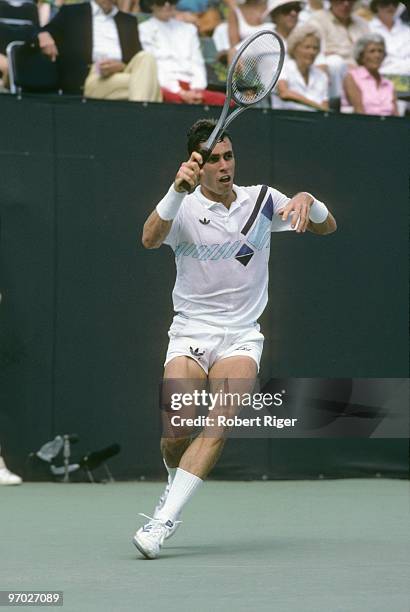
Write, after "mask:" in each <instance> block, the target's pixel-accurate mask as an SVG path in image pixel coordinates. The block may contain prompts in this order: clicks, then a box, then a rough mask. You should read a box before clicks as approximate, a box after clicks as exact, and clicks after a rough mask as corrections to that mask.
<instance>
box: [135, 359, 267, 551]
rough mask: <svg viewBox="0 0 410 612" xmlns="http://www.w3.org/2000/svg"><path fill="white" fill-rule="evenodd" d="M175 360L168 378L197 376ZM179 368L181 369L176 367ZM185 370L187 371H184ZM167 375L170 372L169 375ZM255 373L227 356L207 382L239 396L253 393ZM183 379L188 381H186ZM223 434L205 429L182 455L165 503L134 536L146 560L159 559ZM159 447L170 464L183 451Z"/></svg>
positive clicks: (167, 442) (228, 410) (246, 362)
mask: <svg viewBox="0 0 410 612" xmlns="http://www.w3.org/2000/svg"><path fill="white" fill-rule="evenodd" d="M177 360H180V361H179V363H178V364H174V366H176V368H170V369H169V370H168V372H166V374H167V375H168V376H169V378H177V376H176V374H179V373H180V374H181V376H180V377H181V378H183V376H185V375H186V374H187V375H188V377H189V376H191V377H192V376H193V375H194V376H198V374H199V370H198V369H196V368H195V366H192V365H191V364H190V363H187V362H189V361H193V360H191V359H190V358H179V357H178V358H175V359H174V360H173V361H174V362H177ZM185 360H186V361H185ZM170 363H172V362H170ZM193 363H194V364H195V365H196V366H197V367H198V368H199V369H202V368H200V366H198V364H196V362H193ZM179 365H180V366H181V368H179V367H178V366H179ZM184 368H186V369H185V370H184ZM169 372H172V376H171V375H170V374H169ZM256 374H257V367H256V363H255V362H254V361H253V359H251V358H249V357H228V358H226V359H223V360H221V361H219V362H217V363H216V364H215V365H214V366H213V367H212V368H211V370H210V372H209V381H210V385H211V389H212V391H213V392H215V391H219V390H222V391H223V390H225V385H226V382H227V381H228V384H229V391H230V392H233V393H235V390H236V389H237V391H238V392H239V393H240V394H241V393H244V392H251V391H252V390H253V387H254V383H255V378H256ZM200 379H201V380H203V381H204V382H205V379H206V376H205V374H204V375H203V376H202V374H201V376H200ZM235 379H236V381H237V382H236V383H235ZM185 380H189V378H187V379H185ZM238 409H239V405H237V406H234V405H230V406H229V407H226V406H220V407H218V406H217V407H216V411H218V410H219V412H220V413H222V414H226V415H227V416H232V415H233V414H234V413H235V412H236V411H237V410H238ZM225 434H226V430H225V428H223V427H221V428H220V429H219V430H213V431H207V430H206V429H204V431H202V432H201V434H200V435H199V436H198V437H197V438H196V439H195V440H194V441H193V442H192V443H191V444H189V446H188V447H187V448H186V450H185V451H184V452H183V454H182V457H181V460H180V463H179V467H178V468H176V471H175V476H174V478H173V481H172V484H171V486H170V487H169V490H168V491H167V496H166V499H165V501H164V504H163V505H162V507H161V508H160V510H159V511H158V512H156V516H155V517H153V519H151V520H150V522H149V523H147V524H146V525H144V527H141V529H139V530H138V531H137V533H136V534H135V536H134V544H135V545H136V546H137V548H138V549H139V550H140V551H141V552H142V554H143V555H144V556H145V557H147V558H149V559H155V558H156V557H158V555H159V553H160V549H161V546H162V544H163V542H164V540H165V539H166V538H167V537H169V535H170V534H171V535H172V533H174V531H175V525H176V524H178V521H179V517H180V514H181V511H182V508H183V507H184V506H185V504H186V503H187V502H188V500H189V499H190V498H191V497H192V495H193V494H194V493H195V491H196V489H197V488H198V487H199V486H200V485H201V484H202V482H203V478H205V477H206V476H207V475H208V473H209V472H210V470H211V469H212V468H213V466H214V465H215V463H216V462H217V460H218V458H219V456H220V454H221V452H222V449H223V446H224V443H225ZM185 441H186V440H185ZM161 446H162V448H164V449H165V452H166V453H167V456H168V458H169V459H172V460H173V461H176V460H177V457H178V454H179V452H181V451H182V448H183V444H182V443H178V442H175V438H170V437H166V438H163V439H162V445H161ZM172 469H175V468H172ZM168 471H169V470H168Z"/></svg>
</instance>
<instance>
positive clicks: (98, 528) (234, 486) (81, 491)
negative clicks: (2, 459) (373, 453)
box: [0, 479, 410, 612]
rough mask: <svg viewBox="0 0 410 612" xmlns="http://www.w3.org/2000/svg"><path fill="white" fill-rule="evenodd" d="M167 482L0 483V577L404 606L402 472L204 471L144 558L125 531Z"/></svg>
mask: <svg viewBox="0 0 410 612" xmlns="http://www.w3.org/2000/svg"><path fill="white" fill-rule="evenodd" d="M162 487H163V485H162V484H161V483H146V482H144V483H139V482H137V483H115V484H109V485H90V484H70V485H63V484H51V483H50V484H48V483H47V484H43V483H41V484H36V483H27V484H24V485H23V486H21V487H14V488H13V487H0V550H1V553H0V558H1V570H0V588H1V589H2V590H9V589H13V590H19V589H20V590H32V589H33V590H42V591H44V590H63V591H64V607H63V610H65V611H66V612H68V611H70V612H71V611H72V612H82V611H83V610H84V611H87V612H91V611H94V610H95V611H97V610H98V611H100V612H105V611H110V612H111V611H113V612H114V611H115V612H117V611H123V610H124V611H128V610H130V611H131V610H137V611H139V610H141V611H143V612H146V611H153V612H156V611H162V610H163V611H164V612H173V611H182V612H184V611H188V610H190V611H191V610H192V611H193V612H202V611H203V612H205V611H206V612H208V611H211V610H216V611H219V610H221V611H222V610H224V611H228V612H231V611H237V610H239V611H242V610H250V611H260V610H261V611H265V610H275V611H276V612H289V611H291V612H322V611H323V612H339V611H340V612H353V611H354V612H356V611H357V612H379V611H380V612H409V609H410V608H409V601H410V546H409V545H410V534H409V532H410V530H409V516H410V513H409V495H408V493H409V483H408V482H406V481H394V480H378V479H377V480H338V481H314V482H313V481H312V482H310V481H309V482H307V481H303V482H249V483H242V482H239V483H238V482H208V483H206V484H205V485H204V486H203V487H202V489H200V490H199V492H198V494H197V495H196V496H195V498H194V499H193V500H192V501H191V503H190V505H189V506H188V507H187V509H186V511H185V512H184V516H183V519H184V523H183V525H182V526H181V527H180V529H179V531H178V532H177V533H176V535H175V536H174V537H173V538H172V539H170V540H168V541H167V542H166V544H165V547H164V551H163V555H162V556H161V558H160V559H158V560H154V561H147V560H143V559H141V558H140V555H139V553H138V551H137V549H136V548H135V547H134V546H133V545H132V543H131V537H132V535H133V533H134V531H135V529H136V528H137V526H140V525H141V524H142V522H143V521H144V519H143V518H142V517H137V514H138V512H144V513H146V514H150V513H151V512H152V509H153V507H154V505H155V502H156V500H157V497H158V496H159V494H160V492H161V491H162ZM5 609H6V608H5ZM56 609H61V608H56Z"/></svg>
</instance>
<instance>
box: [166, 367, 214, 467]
mask: <svg viewBox="0 0 410 612" xmlns="http://www.w3.org/2000/svg"><path fill="white" fill-rule="evenodd" d="M164 379H165V380H169V379H171V380H172V379H173V380H176V379H181V380H183V390H184V392H185V393H192V392H193V391H194V390H195V388H197V386H198V385H199V384H200V383H201V381H203V384H204V385H205V383H206V380H207V375H206V373H205V371H204V370H203V369H202V368H201V366H200V365H199V364H198V363H197V362H196V361H195V360H194V359H191V358H190V357H185V356H181V357H175V358H174V359H172V360H171V361H170V362H169V363H167V365H166V366H165V371H164ZM185 416H186V415H185ZM190 443H191V437H190V435H189V432H187V435H186V437H184V435H183V432H181V431H180V432H178V436H177V437H172V438H169V437H166V436H163V437H162V438H161V453H162V456H163V458H164V462H165V465H166V466H167V468H171V469H172V468H173V469H176V468H177V467H178V466H179V463H180V461H181V457H182V455H183V454H184V453H185V451H186V449H187V448H188V446H189V445H190Z"/></svg>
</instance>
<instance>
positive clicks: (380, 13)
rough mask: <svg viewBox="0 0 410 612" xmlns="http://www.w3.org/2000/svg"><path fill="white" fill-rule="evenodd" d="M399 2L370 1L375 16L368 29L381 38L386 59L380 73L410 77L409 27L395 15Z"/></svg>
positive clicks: (396, 0)
mask: <svg viewBox="0 0 410 612" xmlns="http://www.w3.org/2000/svg"><path fill="white" fill-rule="evenodd" d="M398 7H399V0H372V2H371V3H370V9H371V10H372V12H373V13H374V14H375V16H374V18H373V19H372V20H371V21H370V23H369V27H370V30H371V31H372V32H374V33H375V34H380V35H381V36H383V38H384V40H385V43H386V57H385V59H384V62H383V64H382V65H381V68H380V72H381V73H382V74H389V75H410V27H409V26H408V25H407V24H405V23H403V21H402V20H401V19H400V17H399V16H398V14H397V9H398Z"/></svg>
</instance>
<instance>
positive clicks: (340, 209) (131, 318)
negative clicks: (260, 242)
mask: <svg viewBox="0 0 410 612" xmlns="http://www.w3.org/2000/svg"><path fill="white" fill-rule="evenodd" d="M0 114H1V117H2V129H1V136H0V138H1V140H0V155H1V165H0V169H1V178H0V214H1V221H2V233H1V283H0V287H1V292H2V296H3V300H2V304H1V307H0V324H1V327H0V365H1V374H0V382H1V391H0V401H1V405H0V442H1V443H2V444H3V447H4V450H5V454H6V457H7V459H8V462H9V464H10V465H11V466H12V467H14V468H15V469H22V467H23V464H24V459H25V457H26V455H27V453H28V452H29V451H30V450H34V449H37V448H38V447H39V445H40V444H42V443H43V442H45V441H46V440H47V439H50V438H51V437H53V436H54V435H55V434H56V433H66V432H76V433H78V434H79V436H80V443H79V445H78V447H77V449H76V450H77V452H78V453H81V452H83V451H85V450H88V449H94V448H98V447H99V446H105V445H107V444H110V443H111V442H114V441H116V442H119V443H120V444H121V446H122V452H121V454H120V455H119V456H118V458H116V459H115V460H114V461H113V469H114V472H115V474H116V475H117V476H118V477H135V476H140V475H145V476H158V475H160V474H161V473H162V471H161V468H162V466H161V460H160V457H159V453H158V437H159V415H158V410H157V395H158V381H159V378H160V375H161V370H162V363H163V357H164V351H165V347H166V340H167V336H166V331H167V328H168V326H169V323H170V320H171V317H172V307H171V295H170V294H171V289H172V285H173V280H174V264H173V258H172V254H171V251H170V250H169V249H168V248H167V247H163V248H161V249H160V250H159V251H155V252H152V251H145V250H144V249H143V248H142V246H141V243H140V235H141V228H142V224H143V222H144V219H145V218H146V216H147V214H148V213H149V212H150V211H151V209H152V208H153V207H154V205H155V204H156V202H157V201H158V200H159V199H160V198H161V197H162V195H163V193H164V192H165V190H166V189H167V188H168V186H169V184H170V182H171V180H172V177H173V175H174V174H175V171H176V169H177V167H178V165H179V163H180V161H181V160H182V159H184V157H185V133H186V131H187V128H188V127H189V126H190V125H191V123H192V122H193V121H194V120H196V119H197V118H199V117H201V116H213V115H214V111H212V110H209V109H204V108H187V107H183V106H181V107H177V106H174V107H173V106H167V105H154V104H152V105H142V104H141V105H140V104H128V103H119V102H116V103H109V102H87V103H83V102H81V101H79V100H74V101H72V100H66V99H52V98H32V99H30V98H25V99H23V100H20V101H19V100H17V99H15V98H12V97H11V96H1V97H0ZM231 131H232V135H233V138H234V144H235V150H236V156H237V181H236V182H237V183H238V184H256V183H268V184H270V185H274V186H276V187H277V188H279V189H281V190H282V191H285V192H286V193H289V194H293V193H295V192H297V191H300V190H307V191H311V192H313V193H315V194H316V195H317V196H318V197H320V198H321V199H323V200H324V201H325V202H326V203H328V205H329V207H330V209H331V210H332V211H333V212H334V214H335V216H336V218H337V221H338V231H337V233H336V234H334V235H332V236H328V237H324V238H318V237H316V236H313V235H305V236H303V237H298V236H295V235H285V234H284V235H277V236H274V240H273V244H272V255H271V266H270V273H271V281H270V306H269V308H268V310H267V312H266V313H265V314H264V316H263V319H262V324H263V328H264V331H265V335H266V337H267V342H266V347H265V353H264V358H263V363H262V379H264V380H267V379H268V378H270V377H271V376H276V377H292V376H295V377H344V378H354V377H369V378H371V377H384V378H387V377H407V376H408V335H407V329H408V320H407V317H408V295H407V273H408V257H407V225H408V204H407V164H408V154H407V142H408V123H407V122H406V121H405V120H403V119H396V118H389V119H384V120H381V119H380V118H376V117H374V118H372V117H359V116H337V115H329V116H327V117H323V116H321V115H319V114H315V113H283V112H282V113H278V112H276V113H275V112H273V111H262V110H253V111H249V112H248V113H247V114H246V115H245V116H244V117H243V118H242V119H241V120H239V121H238V122H237V125H235V124H234V125H233V126H232V130H231ZM407 461H408V445H407V441H406V440H357V439H356V440H277V441H272V440H234V441H230V442H229V444H228V446H227V449H226V451H225V453H224V456H223V459H222V461H221V463H220V465H219V466H218V468H217V470H216V471H215V476H217V477H218V476H219V477H260V476H261V475H262V474H266V475H268V476H269V477H281V478H292V477H311V476H315V475H317V474H319V473H323V474H325V475H328V476H340V475H361V474H367V473H376V472H381V473H384V474H396V475H403V474H404V473H405V472H406V466H407Z"/></svg>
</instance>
